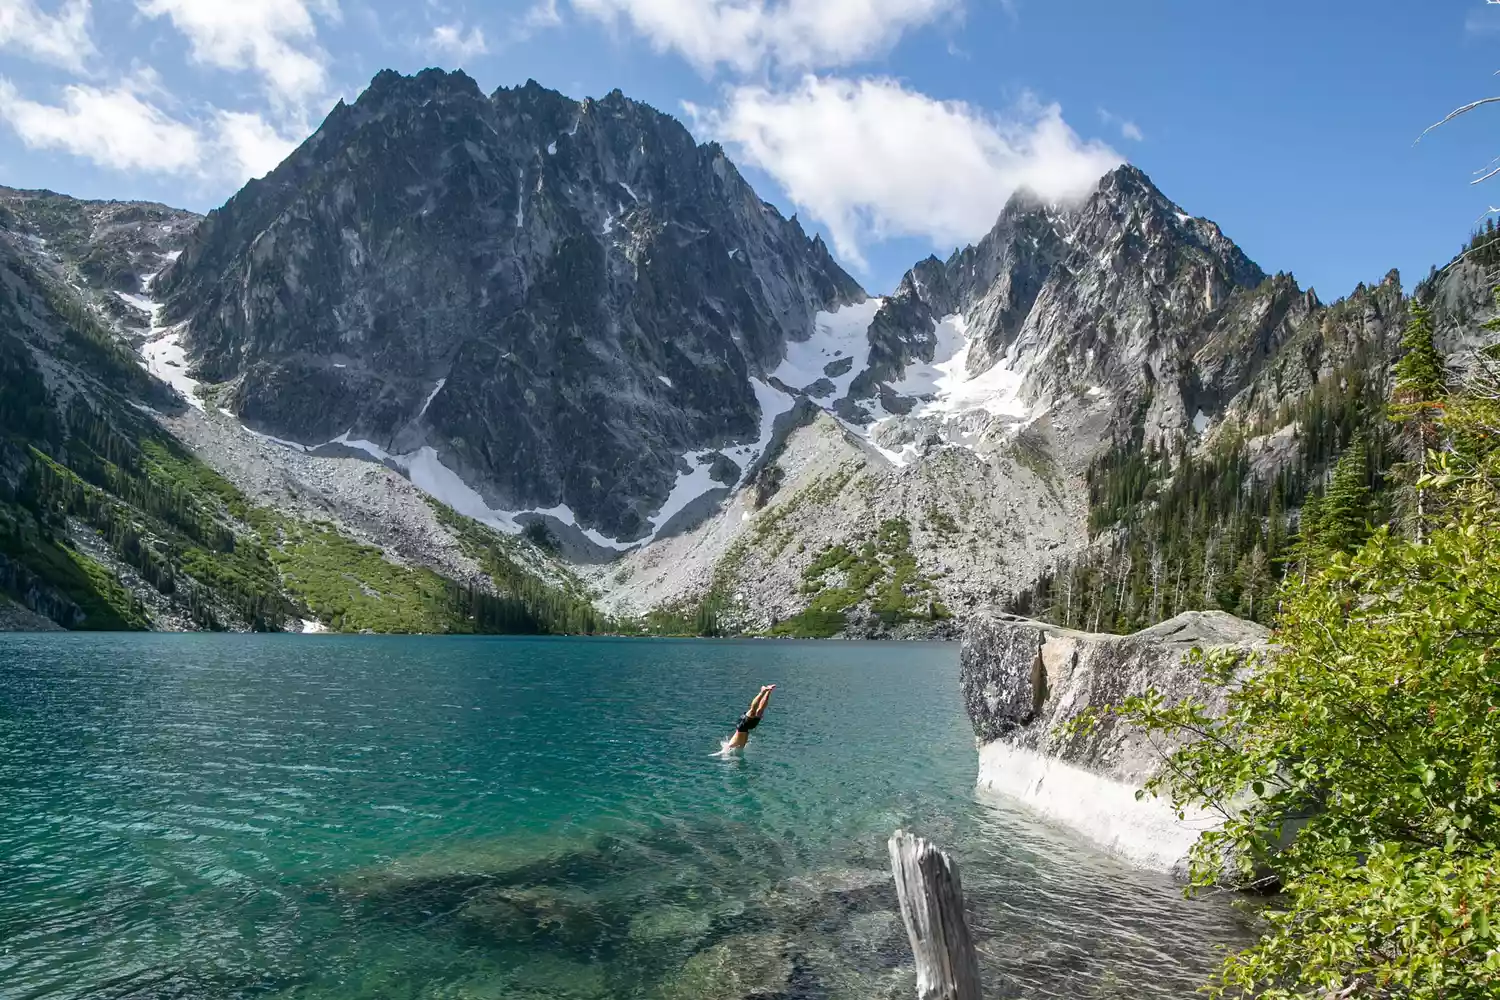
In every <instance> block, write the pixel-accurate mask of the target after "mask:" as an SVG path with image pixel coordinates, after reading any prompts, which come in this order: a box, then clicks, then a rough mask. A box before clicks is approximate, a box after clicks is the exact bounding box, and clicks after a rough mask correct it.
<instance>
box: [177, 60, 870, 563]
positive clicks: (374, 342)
mask: <svg viewBox="0 0 1500 1000" xmlns="http://www.w3.org/2000/svg"><path fill="white" fill-rule="evenodd" d="M154 290H155V292H156V294H157V295H158V296H159V297H161V298H162V300H163V302H164V307H165V309H164V318H165V321H166V322H167V323H169V324H177V323H182V324H185V326H184V343H185V345H186V347H187V348H188V351H189V355H190V357H191V359H192V361H193V363H194V365H195V368H196V371H197V373H198V375H199V376H200V377H201V378H203V379H204V380H206V381H213V382H223V381H232V382H233V385H234V388H233V392H232V393H231V394H230V395H229V396H228V398H227V399H226V400H225V401H224V402H226V403H227V405H228V407H229V408H230V409H231V410H232V411H233V412H234V413H236V414H237V415H238V416H239V417H240V418H241V419H243V420H244V421H245V423H246V424H247V425H249V426H251V427H253V428H255V429H258V430H262V431H264V432H267V433H269V434H272V435H274V436H277V437H280V438H285V439H290V440H293V441H296V442H299V443H301V444H304V445H309V446H315V445H320V444H323V443H326V442H329V441H331V440H332V439H334V438H341V437H343V438H345V439H346V440H348V441H359V442H365V443H366V444H365V446H364V450H366V451H368V452H371V453H375V454H379V453H381V452H386V453H390V454H392V455H396V456H406V455H413V454H416V453H419V452H420V450H421V449H423V448H430V449H432V452H433V457H434V458H435V459H436V460H437V461H438V462H440V463H441V465H442V466H443V467H444V468H446V469H448V470H451V471H452V472H454V473H456V474H457V475H458V476H459V477H460V478H461V479H462V480H463V481H464V482H465V483H466V484H468V485H469V486H470V487H471V488H472V489H473V490H475V491H477V492H478V493H479V494H481V495H482V496H483V498H484V502H485V504H486V505H487V506H489V507H490V508H492V509H493V510H495V511H497V512H518V511H535V512H541V513H542V514H546V515H550V516H551V517H552V519H553V523H554V525H555V526H557V527H560V528H562V527H570V526H572V525H573V524H574V523H575V522H576V524H577V526H579V527H581V528H584V529H592V530H593V531H594V534H595V537H596V539H600V538H601V536H602V538H604V539H617V540H619V541H621V542H629V541H634V540H639V539H642V538H645V537H647V536H650V535H652V534H653V533H655V532H656V531H658V530H660V529H661V528H663V527H665V526H666V522H667V521H668V520H669V519H670V517H671V515H672V514H673V513H675V511H674V510H673V509H672V508H673V507H674V506H680V503H679V502H673V503H669V501H671V500H672V499H673V493H674V489H675V487H676V486H677V485H678V483H679V481H680V480H684V479H691V480H694V481H696V480H697V479H699V478H702V479H706V480H712V481H713V482H715V483H717V484H719V485H721V486H733V485H737V484H738V483H739V482H740V481H741V479H742V478H743V477H744V476H745V474H746V473H747V472H748V470H749V467H750V466H751V464H752V463H753V462H754V461H755V459H756V458H757V457H758V455H759V453H760V451H762V450H763V449H764V447H765V445H766V439H767V437H768V435H769V426H768V425H769V423H770V420H771V419H772V418H774V417H775V416H776V415H777V413H779V412H781V411H783V410H785V409H787V408H788V407H789V406H790V404H791V400H790V399H788V398H787V397H785V396H784V395H782V394H781V393H778V392H776V391H774V390H773V389H771V388H770V386H769V385H768V384H767V383H766V382H765V379H764V375H765V372H766V371H768V370H769V369H771V368H774V367H775V366H776V364H777V363H778V361H779V360H780V357H781V355H782V353H783V351H784V349H785V345H786V343H787V342H788V340H805V339H806V338H807V337H808V336H809V335H810V334H811V333H812V332H813V329H814V322H815V319H814V318H815V316H816V315H817V314H818V313H819V312H820V311H829V310H836V309H838V308H839V307H841V306H847V305H852V304H855V303H859V302H862V301H864V299H865V295H864V292H863V291H862V290H861V289H860V288H859V286H858V284H856V283H855V282H854V280H853V279H851V278H850V277H849V276H848V275H847V274H846V273H845V272H844V271H843V270H842V269H841V268H840V267H839V266H838V265H837V264H836V263H835V262H834V261H833V259H832V257H831V256H830V255H829V253H828V250H827V248H826V247H825V246H824V245H823V243H822V241H821V240H820V239H809V238H808V237H807V235H806V234H805V233H804V232H803V230H802V229H801V227H800V226H799V225H798V223H797V222H796V220H795V219H793V220H790V221H788V220H786V219H784V218H782V217H781V215H780V214H779V213H778V212H777V211H776V209H774V208H773V207H772V206H770V205H768V204H767V203H765V202H763V201H762V200H761V199H760V198H759V197H757V196H756V194H755V192H754V191H753V190H751V188H750V186H749V185H748V184H747V183H746V182H745V181H744V179H743V178H742V177H741V176H740V174H739V172H738V171H737V170H736V169H735V167H734V165H733V164H732V163H730V162H729V160H728V159H727V158H726V157H725V155H724V152H723V150H722V149H720V148H719V147H718V146H717V145H703V146H700V145H698V144H696V143H695V142H694V141H693V139H692V137H691V136H690V135H689V134H688V132H687V130H686V129H684V128H683V127H682V126H681V125H680V124H679V123H678V122H677V121H675V120H674V119H672V118H670V117H668V116H666V115H663V114H661V113H659V112H657V111H655V110H653V109H651V108H649V107H647V106H645V105H643V104H639V103H636V102H634V101H631V100H628V99H626V98H625V97H624V96H622V95H621V94H620V93H619V92H618V91H615V92H613V93H611V94H609V95H608V96H607V97H605V98H603V99H602V100H597V101H595V100H586V101H583V102H577V101H573V100H571V99H568V98H566V97H564V96H562V95H561V94H558V93H555V92H553V91H549V90H545V89H543V88H542V87H540V86H538V85H537V84H535V83H528V84H526V85H525V86H523V87H519V88H516V89H505V88H501V89H499V90H497V91H495V92H494V93H493V94H490V95H485V94H483V93H482V92H481V91H480V90H479V87H478V86H477V85H476V84H475V83H474V81H473V80H472V79H470V78H469V77H468V76H466V75H464V74H463V73H461V72H456V73H451V74H450V73H444V72H440V71H437V70H428V71H425V72H423V73H420V74H418V75H417V76H415V77H410V78H408V77H403V76H400V75H398V74H396V73H393V72H389V71H387V72H383V73H381V74H380V75H379V76H377V77H376V78H375V79H374V81H373V82H372V83H371V84H370V86H369V88H368V89H367V90H366V91H365V92H364V93H363V94H362V95H361V96H360V98H359V99H358V101H356V102H355V103H354V104H353V105H344V104H342V103H340V105H339V106H338V107H336V108H335V109H334V110H333V112H332V113H331V114H330V115H329V116H328V118H327V120H326V121H325V122H324V124H323V126H322V127H321V128H320V129H319V130H318V131H317V133H316V134H314V135H313V136H312V137H311V138H310V139H308V140H307V142H305V143H304V144H303V145H302V147H301V148H300V149H298V150H297V151H296V152H294V153H293V154H292V155H291V156H290V157H289V158H288V159H287V160H286V162H284V163H283V164H282V165H281V166H280V167H278V168H277V169H276V170H275V171H273V172H272V173H271V174H269V175H268V176H267V177H266V178H265V179H263V180H259V181H253V182H251V183H250V184H248V185H247V186H246V187H245V188H244V189H243V190H242V191H241V192H240V193H239V194H237V195H236V196H235V197H234V198H232V199H231V200H230V201H229V202H228V203H227V204H225V205H224V206H223V207H222V208H220V209H218V210H217V211H215V212H212V213H210V215H209V216H208V218H207V219H206V220H205V221H204V223H203V225H202V226H201V227H200V228H199V230H198V231H197V233H196V234H195V235H194V237H193V239H192V240H191V241H190V243H189V245H188V247H187V249H186V251H185V252H184V253H183V255H182V257H181V259H180V260H178V261H177V262H176V263H175V264H173V265H172V266H171V267H170V268H168V269H167V271H166V272H165V273H164V274H163V275H161V277H160V278H159V279H158V281H157V282H156V285H155V289H154ZM768 411H771V412H768ZM699 492H700V493H701V492H702V491H701V490H700V491H699ZM694 495H695V496H696V495H697V494H694ZM688 499H691V497H689V498H688ZM498 516H500V517H504V516H505V515H503V514H502V515H498Z"/></svg>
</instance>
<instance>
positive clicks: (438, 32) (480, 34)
mask: <svg viewBox="0 0 1500 1000" xmlns="http://www.w3.org/2000/svg"><path fill="white" fill-rule="evenodd" d="M427 47H428V48H429V49H431V50H433V51H435V52H441V53H442V54H444V55H446V56H449V57H451V58H452V59H453V60H454V61H455V62H460V63H461V62H464V61H465V60H468V59H472V58H474V57H475V56H482V55H484V54H485V53H486V52H488V51H489V50H490V48H489V46H488V45H486V44H485V41H484V31H483V30H481V29H480V28H479V26H478V25H475V26H473V27H471V28H469V30H468V32H467V33H465V32H464V26H463V25H461V24H443V25H439V26H438V27H436V28H434V29H433V30H432V34H431V35H429V36H428V38H427Z"/></svg>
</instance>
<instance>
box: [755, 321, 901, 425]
mask: <svg viewBox="0 0 1500 1000" xmlns="http://www.w3.org/2000/svg"><path fill="white" fill-rule="evenodd" d="M884 301H885V300H884V299H876V298H871V299H866V300H865V301H864V302H859V303H855V304H853V305H847V306H844V307H843V308H841V309H837V310H834V311H833V312H820V313H818V314H817V315H816V316H815V317H814V318H813V335H812V336H811V337H809V338H808V339H806V340H804V341H800V342H798V341H791V342H789V343H788V344H787V345H786V357H785V359H783V360H782V362H781V364H780V365H778V366H777V367H776V370H775V371H773V372H771V375H772V376H773V377H774V378H777V379H780V380H781V381H782V382H783V383H784V384H786V385H789V386H791V387H793V388H795V389H802V390H804V391H805V390H806V389H807V388H808V387H809V386H811V385H812V384H813V383H814V382H817V381H818V380H820V379H827V380H828V381H829V382H831V383H833V387H834V391H833V393H832V394H831V395H830V394H827V393H823V394H821V395H822V396H823V397H824V398H827V399H830V400H832V399H838V398H840V397H841V396H843V395H844V394H845V393H847V392H848V391H849V384H850V383H851V382H853V381H854V379H855V378H856V377H857V376H858V375H859V374H860V372H862V371H864V370H865V368H866V367H868V365H869V359H870V339H869V336H868V334H869V329H870V323H871V322H873V321H874V319H875V314H876V313H878V312H879V311H880V307H881V305H882V304H883V303H884ZM846 358H851V359H853V363H852V364H851V365H850V366H849V370H848V371H846V372H844V373H843V374H842V375H829V374H827V372H826V371H825V369H826V368H827V367H828V366H829V365H831V364H835V363H837V362H839V361H842V360H844V359H846Z"/></svg>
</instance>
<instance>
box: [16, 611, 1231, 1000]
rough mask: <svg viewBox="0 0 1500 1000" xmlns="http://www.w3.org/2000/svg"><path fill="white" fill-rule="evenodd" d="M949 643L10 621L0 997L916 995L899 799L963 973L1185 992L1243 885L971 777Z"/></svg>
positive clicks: (1045, 983) (720, 999)
mask: <svg viewBox="0 0 1500 1000" xmlns="http://www.w3.org/2000/svg"><path fill="white" fill-rule="evenodd" d="M957 661H958V647H957V645H956V644H940V643H931V644H929V643H885V644H881V643H843V642H773V641H725V642H711V641H691V640H683V641H670V640H664V641H651V640H637V639H511V638H501V639H496V638H392V637H339V636H222V635H219V636H216V635H123V634H121V635H85V634H59V635H10V636H0V998H3V1000H42V998H48V1000H51V998H58V1000H61V998H77V1000H85V998H87V1000H127V998H128V1000H157V998H183V1000H188V998H192V1000H225V998H249V997H269V998H306V1000H315V998H316V1000H354V998H371V1000H374V998H381V1000H386V998H389V1000H501V998H524V1000H540V998H563V1000H607V998H651V1000H657V998H659V1000H743V998H748V997H752V996H753V997H762V998H772V997H781V998H803V997H805V998H810V1000H811V998H827V1000H888V998H889V1000H899V998H910V997H914V996H915V975H914V973H913V972H912V970H911V951H910V946H909V944H908V942H907V939H906V932H905V929H904V927H903V926H902V923H901V918H900V915H899V913H898V912H897V909H896V907H897V903H896V896H895V889H894V884H893V882H892V880H891V875H890V864H889V859H888V856H887V853H886V852H887V848H886V842H887V839H888V838H889V837H890V835H891V833H892V832H893V831H895V830H896V829H897V828H898V827H900V828H904V829H907V830H910V831H912V832H915V833H917V834H919V835H921V836H925V837H927V838H929V839H931V840H933V841H934V842H936V843H937V844H938V845H939V846H941V847H943V848H944V849H946V850H947V851H948V852H949V853H950V854H951V855H952V856H953V857H954V858H955V860H956V861H957V862H958V864H959V867H960V871H961V875H962V879H963V885H964V890H965V894H966V897H967V899H968V902H969V905H970V908H971V910H972V913H973V929H974V932H975V936H976V940H977V942H978V947H979V950H980V955H981V969H982V973H983V978H984V983H985V989H986V995H987V996H989V997H1027V998H1032V997H1068V998H1080V997H1099V998H1115V997H1129V998H1132V1000H1151V998H1167V997H1190V996H1193V995H1194V993H1195V990H1196V988H1197V987H1198V986H1199V985H1200V984H1201V983H1202V982H1204V981H1205V979H1206V978H1207V977H1208V976H1209V975H1210V973H1211V972H1212V970H1213V968H1214V967H1215V965H1216V964H1217V962H1218V961H1219V958H1220V949H1222V948H1223V947H1226V946H1228V947H1238V946H1241V945H1243V944H1244V943H1245V942H1246V941H1247V940H1248V937H1247V935H1248V926H1247V923H1246V918H1245V917H1243V916H1242V915H1241V914H1240V913H1239V912H1238V911H1237V910H1236V909H1235V908H1234V907H1233V906H1231V905H1230V903H1229V901H1227V900H1226V899H1223V898H1208V899H1198V900H1188V899H1185V898H1184V897H1183V894H1182V891H1181V888H1180V887H1179V886H1178V885H1176V884H1175V883H1174V882H1173V881H1172V880H1171V879H1170V878H1168V877H1167V876H1163V875H1156V874H1152V873H1148V872H1141V871H1137V870H1135V869H1132V868H1130V867H1128V866H1126V865H1124V864H1123V863H1120V862H1117V861H1115V860H1113V859H1112V858H1110V857H1107V856H1105V855H1103V854H1101V853H1099V852H1098V851H1096V850H1094V849H1093V848H1091V847H1090V846H1089V845H1088V844H1087V843H1086V842H1084V841H1082V840H1081V839H1079V838H1077V837H1075V836H1073V835H1072V834H1070V833H1068V832H1067V831H1064V830H1059V829H1056V828H1053V827H1050V826H1048V825H1046V824H1044V823H1042V822H1040V821H1038V820H1036V819H1034V818H1032V817H1031V816H1029V815H1028V814H1026V813H1025V812H1024V811H1022V810H1021V809H1020V808H1019V807H1018V806H1015V805H1012V804H1007V803H1006V802H1004V801H1001V800H991V799H986V798H983V797H981V796H980V795H979V794H978V793H976V791H975V788H974V776H975V770H976V754H975V746H974V737H973V733H972V730H971V729H970V728H969V725H968V720H967V719H966V718H965V716H964V712H963V708H962V705H961V702H960V697H959V691H958V662H957ZM767 683H775V684H777V685H779V686H778V687H777V689H776V692H775V694H774V695H773V697H772V699H771V703H770V707H769V710H768V712H767V713H766V716H765V720H764V721H763V722H762V724H761V725H760V726H759V727H758V728H757V729H756V730H755V731H754V732H753V733H752V734H751V738H750V743H749V746H748V747H747V748H746V750H745V751H744V752H743V753H742V754H737V755H733V756H730V757H728V758H724V757H717V756H714V754H715V753H716V752H717V751H718V749H719V746H720V742H721V741H722V740H723V739H725V738H726V737H727V736H728V734H729V732H730V731H731V729H732V728H733V725H734V722H735V720H736V718H737V717H738V716H739V714H740V713H741V712H743V711H744V710H745V708H746V707H747V705H748V704H749V701H750V698H751V696H752V695H754V693H755V692H756V690H757V689H758V688H759V687H760V685H762V684H767Z"/></svg>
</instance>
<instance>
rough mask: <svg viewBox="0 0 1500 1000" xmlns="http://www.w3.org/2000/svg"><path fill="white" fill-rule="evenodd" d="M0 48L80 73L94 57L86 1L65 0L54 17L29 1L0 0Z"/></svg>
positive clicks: (95, 52)
mask: <svg viewBox="0 0 1500 1000" xmlns="http://www.w3.org/2000/svg"><path fill="white" fill-rule="evenodd" d="M0 48H13V49H19V50H20V51H21V52H24V53H25V54H26V55H28V56H30V57H31V58H33V59H36V60H37V61H39V62H44V63H49V64H51V65H53V66H61V67H62V68H63V69H68V70H73V71H74V72H75V73H76V72H82V70H83V67H84V63H85V62H86V61H87V60H88V59H90V58H92V57H93V56H95V55H97V54H98V50H97V49H96V48H94V41H93V39H92V38H90V37H89V0H67V2H66V3H64V4H63V5H62V6H61V7H60V8H59V9H58V11H57V13H56V14H55V15H48V14H44V13H42V12H41V10H39V9H38V8H37V5H36V4H35V3H34V2H33V0H0Z"/></svg>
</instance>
